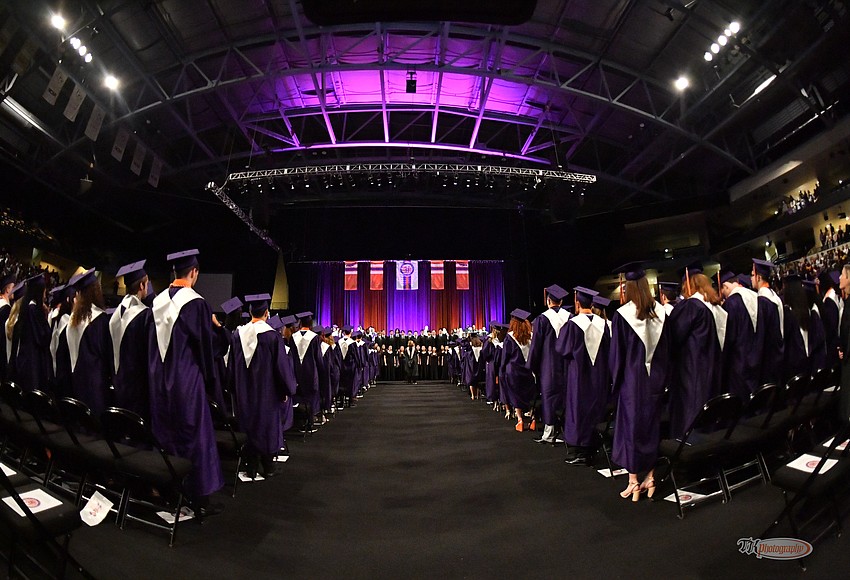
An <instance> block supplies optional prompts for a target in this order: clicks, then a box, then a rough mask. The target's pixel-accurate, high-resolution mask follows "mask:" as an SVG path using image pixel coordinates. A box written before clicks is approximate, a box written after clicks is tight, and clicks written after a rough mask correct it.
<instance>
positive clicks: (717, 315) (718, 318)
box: [691, 292, 729, 350]
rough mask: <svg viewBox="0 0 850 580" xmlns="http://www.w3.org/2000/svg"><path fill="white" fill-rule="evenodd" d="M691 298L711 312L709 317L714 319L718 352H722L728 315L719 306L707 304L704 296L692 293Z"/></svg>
mask: <svg viewBox="0 0 850 580" xmlns="http://www.w3.org/2000/svg"><path fill="white" fill-rule="evenodd" d="M691 298H696V299H698V300H699V301H700V302H702V303H703V304H705V306H706V308H708V309H709V310H710V311H711V315H712V316H713V317H714V330H715V332H717V340H718V341H719V342H720V350H723V346H724V344H725V343H726V320H727V319H728V318H729V314H728V313H727V312H726V311H725V310H723V308H721V307H720V306H717V305H715V304H711V303H710V302H707V301H706V299H705V296H703V295H702V293H700V292H694V294H693V296H691Z"/></svg>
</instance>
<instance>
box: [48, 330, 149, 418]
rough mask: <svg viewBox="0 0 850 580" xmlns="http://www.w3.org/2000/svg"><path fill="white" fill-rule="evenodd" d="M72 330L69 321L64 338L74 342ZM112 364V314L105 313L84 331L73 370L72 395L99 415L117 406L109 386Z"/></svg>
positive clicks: (62, 338)
mask: <svg viewBox="0 0 850 580" xmlns="http://www.w3.org/2000/svg"><path fill="white" fill-rule="evenodd" d="M72 330H73V329H72V327H71V323H70V322H69V323H68V326H67V327H66V328H65V332H63V333H62V336H61V337H60V341H62V340H65V341H66V342H70V336H69V334H70V333H71V332H72ZM69 350H70V344H69ZM112 366H113V360H112V337H111V336H110V334H109V315H108V314H106V313H102V314H100V315H99V316H98V317H97V318H95V319H94V320H92V321H91V322H89V324H88V326H87V327H86V328H85V330H83V334H82V337H81V339H80V344H79V354H78V355H77V364H76V365H75V366H73V370H72V372H71V396H72V397H74V398H75V399H79V400H81V401H82V402H83V403H85V404H86V405H88V406H89V408H90V409H91V412H92V414H93V415H94V416H95V417H99V416H100V414H101V413H103V412H104V411H105V410H106V408H107V407H110V406H112V405H113V397H112V391H111V390H110V389H109V387H110V385H111V384H112ZM57 367H58V364H57ZM143 416H144V415H143Z"/></svg>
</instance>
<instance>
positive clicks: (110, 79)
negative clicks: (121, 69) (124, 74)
mask: <svg viewBox="0 0 850 580" xmlns="http://www.w3.org/2000/svg"><path fill="white" fill-rule="evenodd" d="M103 84H104V85H106V88H107V89H109V90H111V91H114V90H115V89H117V88H118V79H117V78H115V77H114V76H112V75H106V76H105V77H104V78H103Z"/></svg>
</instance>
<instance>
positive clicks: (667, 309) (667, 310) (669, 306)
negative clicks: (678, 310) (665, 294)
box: [664, 302, 675, 316]
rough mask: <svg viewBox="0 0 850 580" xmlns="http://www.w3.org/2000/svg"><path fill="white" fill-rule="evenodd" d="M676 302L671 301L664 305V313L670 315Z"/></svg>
mask: <svg viewBox="0 0 850 580" xmlns="http://www.w3.org/2000/svg"><path fill="white" fill-rule="evenodd" d="M674 306H675V305H674V304H670V303H669V302H668V303H667V304H665V305H664V313H665V314H666V315H667V316H670V313H671V312H673V308H674Z"/></svg>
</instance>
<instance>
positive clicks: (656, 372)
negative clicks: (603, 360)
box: [609, 264, 678, 501]
mask: <svg viewBox="0 0 850 580" xmlns="http://www.w3.org/2000/svg"><path fill="white" fill-rule="evenodd" d="M618 270H619V271H621V272H622V273H623V276H624V278H625V287H624V289H623V290H624V298H625V300H626V301H627V302H626V303H625V304H624V305H623V306H621V307H620V308H619V309H618V310H617V312H616V313H615V314H614V317H613V319H612V320H611V350H610V352H609V365H610V368H611V381H612V386H613V394H614V396H615V397H616V398H617V415H616V419H615V423H614V445H613V453H612V459H613V461H614V462H615V463H617V464H618V465H621V466H623V467H624V468H626V470H628V472H629V485H628V486H627V487H626V489H625V490H623V491H622V492H621V493H620V497H623V498H628V497H631V498H632V501H637V500H638V498H639V496H640V493H641V491H642V490H646V491H647V492H648V494H649V495H652V494H653V493H654V491H655V478H654V477H653V474H654V467H655V462H656V460H657V459H658V444H659V440H660V423H661V399H662V395H663V393H664V387H665V386H666V385H667V383H668V379H669V367H670V351H669V342H668V340H667V337H666V333H665V332H663V329H664V319H665V317H666V314H665V313H664V308H663V307H662V306H661V304H659V303H658V302H656V301H655V300H654V299H653V298H652V294H651V293H650V291H649V283H648V282H647V280H646V272H645V271H644V270H643V268H642V267H641V266H640V265H639V264H627V265H625V266H623V267H621V268H619V269H618ZM676 308H678V306H677V307H676ZM674 311H675V309H674ZM642 472H647V475H646V477H645V478H644V480H643V482H642V483H639V482H638V475H639V474H640V473H642Z"/></svg>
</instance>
